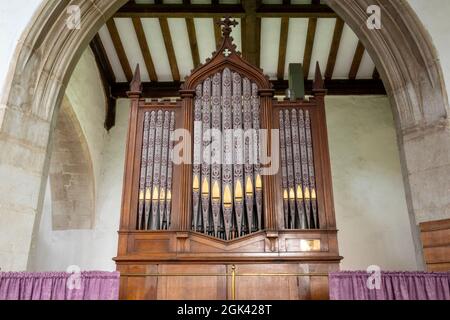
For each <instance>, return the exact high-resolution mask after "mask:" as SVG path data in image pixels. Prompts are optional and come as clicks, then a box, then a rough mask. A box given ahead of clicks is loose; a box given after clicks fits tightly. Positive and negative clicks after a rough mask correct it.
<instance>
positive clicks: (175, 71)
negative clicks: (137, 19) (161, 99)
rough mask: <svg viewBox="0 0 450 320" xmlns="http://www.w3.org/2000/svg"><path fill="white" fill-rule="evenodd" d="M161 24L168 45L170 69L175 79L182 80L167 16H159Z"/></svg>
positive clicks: (165, 42) (165, 43)
mask: <svg viewBox="0 0 450 320" xmlns="http://www.w3.org/2000/svg"><path fill="white" fill-rule="evenodd" d="M159 25H160V27H161V31H162V34H163V39H164V45H165V47H166V52H167V57H168V58H169V64H170V70H171V72H172V79H173V81H180V71H179V69H178V63H177V58H176V56H175V49H174V48H173V43H172V35H171V34H170V28H169V23H168V22H167V19H166V18H159Z"/></svg>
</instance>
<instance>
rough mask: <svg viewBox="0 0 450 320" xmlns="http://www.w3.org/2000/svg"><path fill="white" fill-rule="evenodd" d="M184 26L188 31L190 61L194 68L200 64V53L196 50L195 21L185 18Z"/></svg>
mask: <svg viewBox="0 0 450 320" xmlns="http://www.w3.org/2000/svg"><path fill="white" fill-rule="evenodd" d="M186 27H187V31H188V37H189V44H190V46H191V54H192V61H193V63H194V68H197V67H198V66H199V65H200V53H199V50H198V42H197V34H196V31H195V23H194V19H193V18H186Z"/></svg>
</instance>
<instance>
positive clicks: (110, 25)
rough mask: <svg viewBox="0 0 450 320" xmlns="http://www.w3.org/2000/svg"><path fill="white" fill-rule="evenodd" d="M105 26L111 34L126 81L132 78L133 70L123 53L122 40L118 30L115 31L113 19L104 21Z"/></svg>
mask: <svg viewBox="0 0 450 320" xmlns="http://www.w3.org/2000/svg"><path fill="white" fill-rule="evenodd" d="M106 26H107V27H108V31H109V34H110V35H111V39H112V42H113V45H114V48H115V50H116V53H117V56H118V57H119V62H120V65H121V66H122V69H123V72H124V73H125V77H126V78H127V81H131V79H133V71H131V67H130V63H129V62H128V58H127V54H126V53H125V49H124V48H123V44H122V41H121V40H120V36H119V32H118V31H117V27H116V23H115V22H114V19H109V20H108V21H107V22H106Z"/></svg>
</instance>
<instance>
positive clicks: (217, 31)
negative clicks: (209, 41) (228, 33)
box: [213, 18, 222, 48]
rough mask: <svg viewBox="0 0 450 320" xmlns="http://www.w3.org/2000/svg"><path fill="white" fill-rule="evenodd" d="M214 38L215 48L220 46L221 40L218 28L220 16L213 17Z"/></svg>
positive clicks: (220, 32)
mask: <svg viewBox="0 0 450 320" xmlns="http://www.w3.org/2000/svg"><path fill="white" fill-rule="evenodd" d="M213 21H214V38H215V40H216V48H218V47H219V46H220V42H221V40H222V31H221V30H220V25H219V22H220V18H214V20H213Z"/></svg>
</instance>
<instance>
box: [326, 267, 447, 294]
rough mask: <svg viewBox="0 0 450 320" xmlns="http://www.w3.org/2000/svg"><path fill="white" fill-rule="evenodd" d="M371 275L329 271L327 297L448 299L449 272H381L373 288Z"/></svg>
mask: <svg viewBox="0 0 450 320" xmlns="http://www.w3.org/2000/svg"><path fill="white" fill-rule="evenodd" d="M370 276H371V274H368V273H367V272H337V273H331V274H330V278H329V283H330V299H331V300H450V273H426V272H382V273H381V278H380V279H381V281H380V286H379V287H378V288H376V287H375V288H373V289H369V286H368V285H367V280H368V278H369V277H370ZM371 280H373V277H372V278H371ZM370 284H374V281H370Z"/></svg>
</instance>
